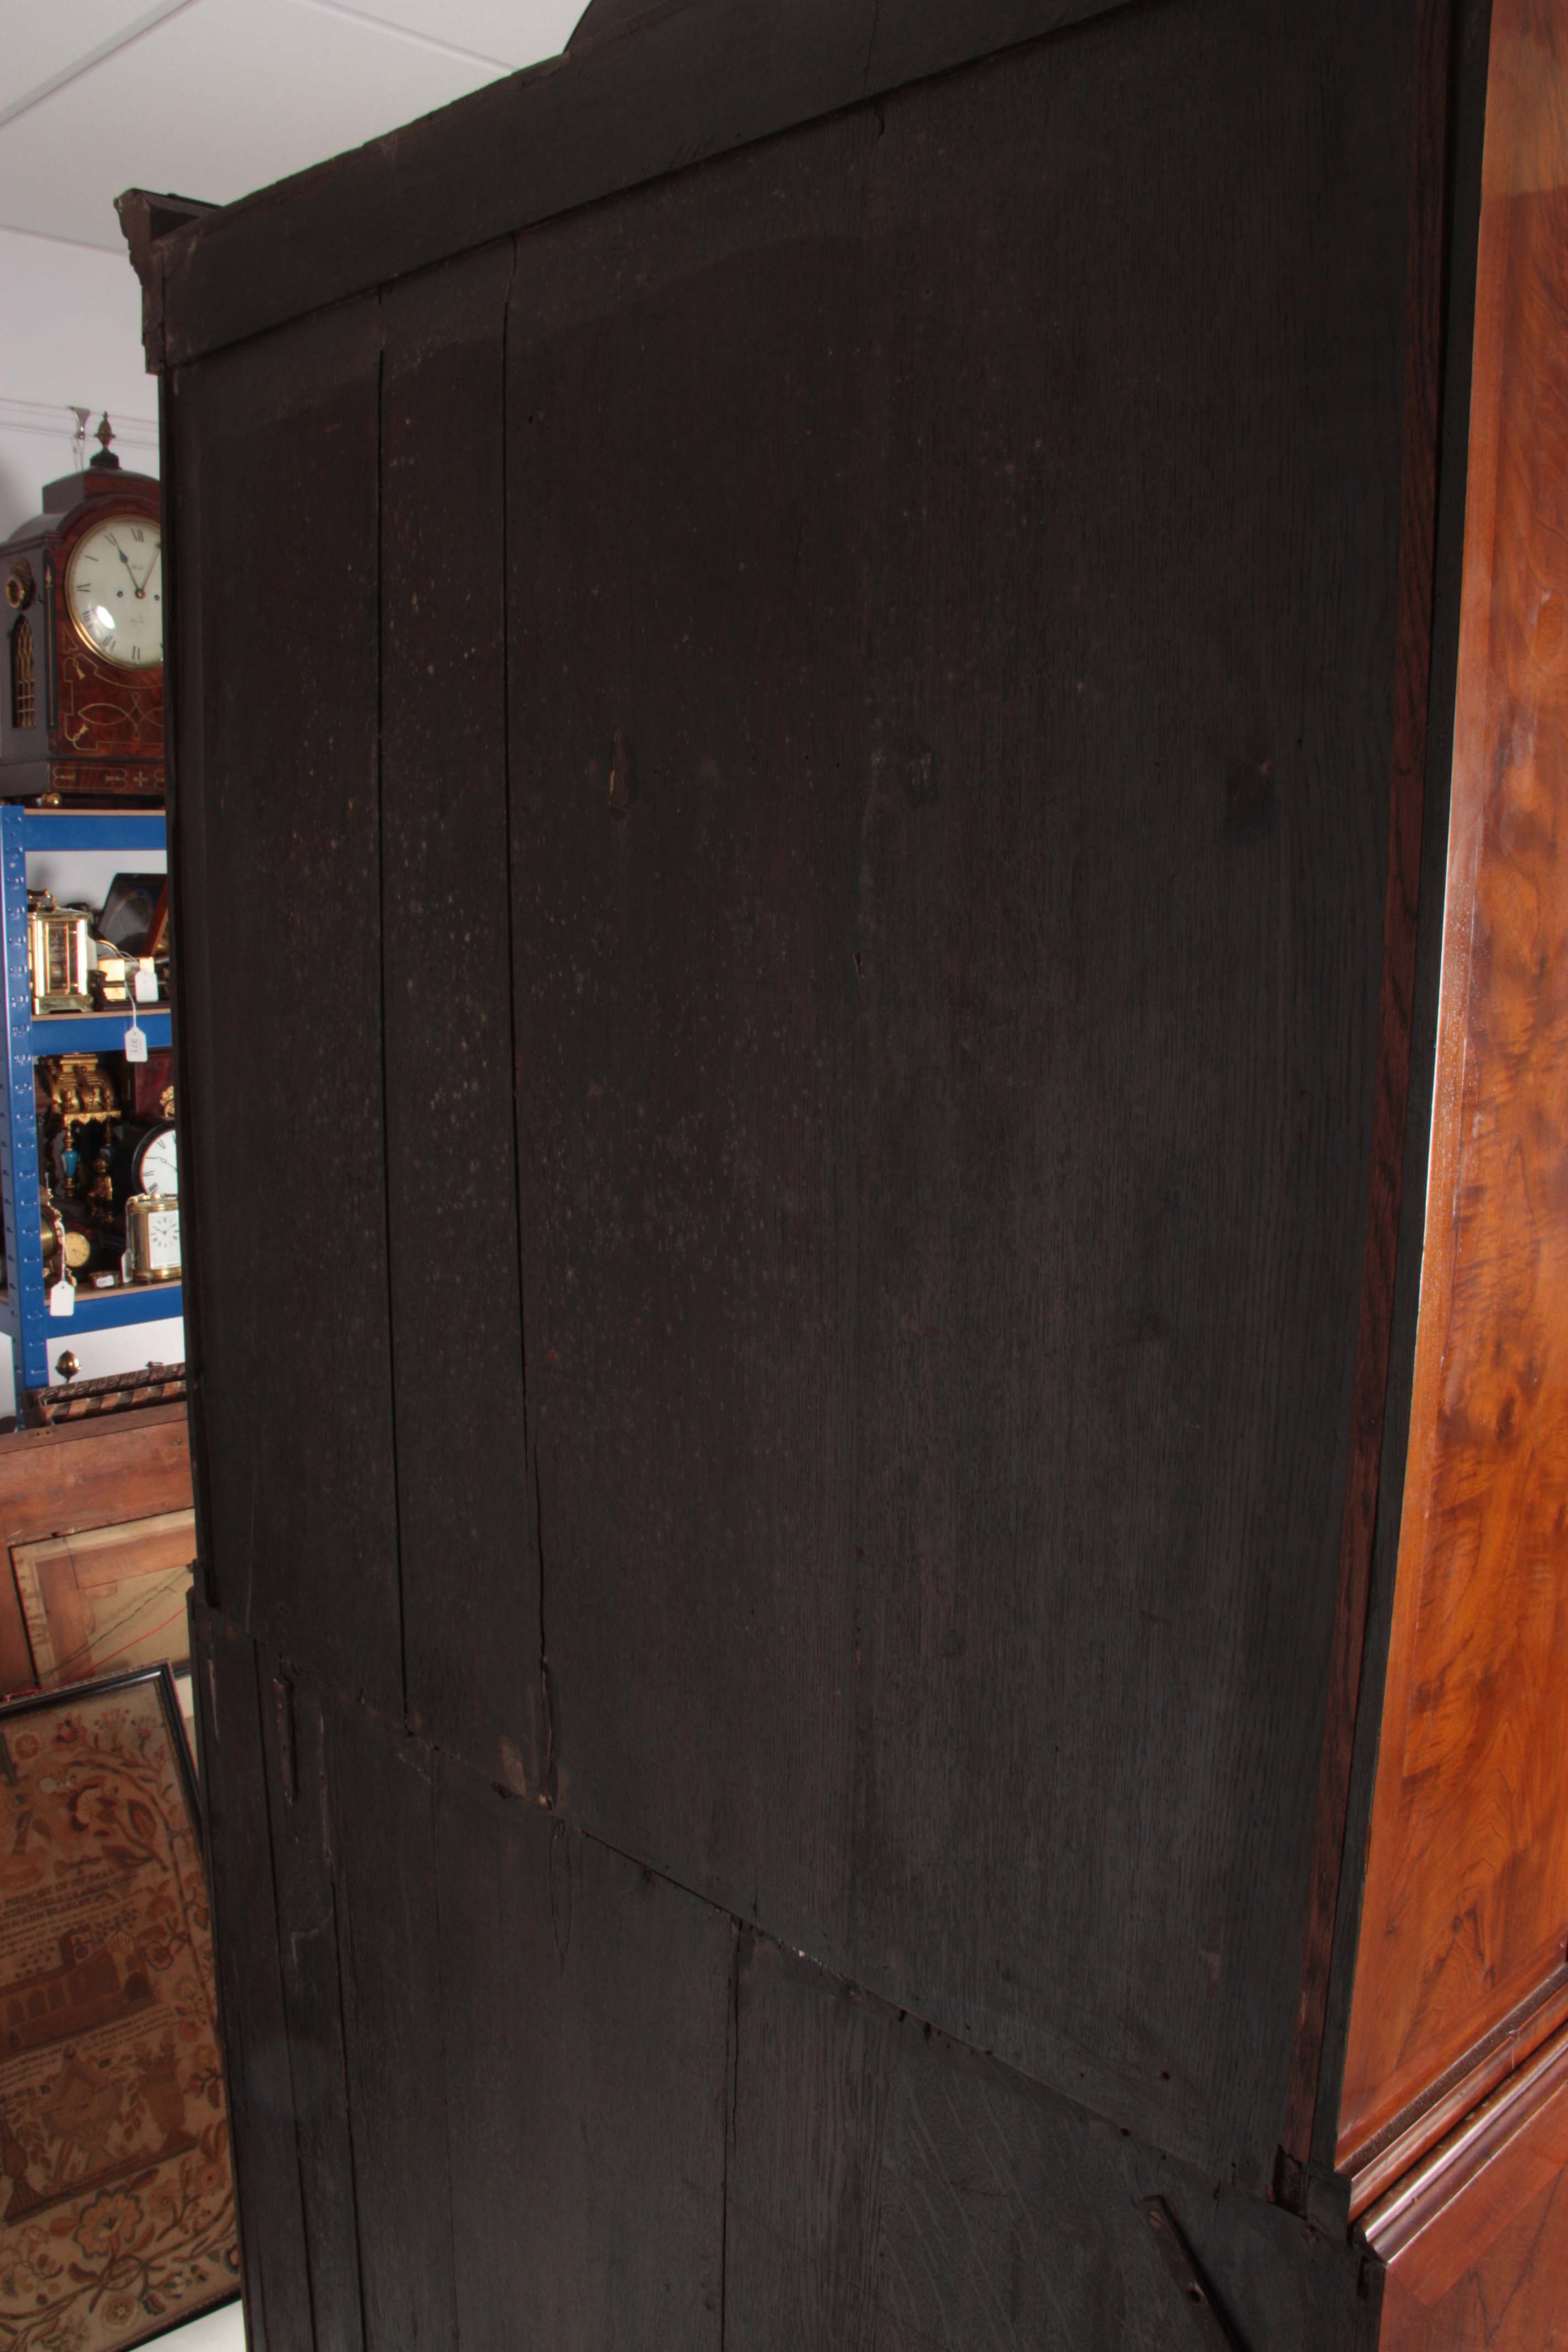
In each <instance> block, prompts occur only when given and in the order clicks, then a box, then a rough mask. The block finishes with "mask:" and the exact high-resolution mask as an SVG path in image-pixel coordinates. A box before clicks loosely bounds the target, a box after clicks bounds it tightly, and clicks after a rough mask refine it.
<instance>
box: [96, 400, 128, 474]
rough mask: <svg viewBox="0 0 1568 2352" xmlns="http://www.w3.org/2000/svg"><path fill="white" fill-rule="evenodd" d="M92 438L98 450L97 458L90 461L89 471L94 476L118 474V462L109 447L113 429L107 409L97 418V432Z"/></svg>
mask: <svg viewBox="0 0 1568 2352" xmlns="http://www.w3.org/2000/svg"><path fill="white" fill-rule="evenodd" d="M92 437H93V439H94V440H95V441H96V442H97V443H98V445H99V450H98V455H97V457H94V458H93V459H92V461H91V464H90V466H89V472H91V473H94V474H109V473H118V472H119V470H120V460H119V458H118V457H116V456H115V455H114V453H113V451H112V450H111V449H110V446H109V445H110V442H111V441H112V440H113V438H114V427H113V425H110V421H109V411H108V409H107V408H106V409H105V410H104V412H103V415H101V416H100V418H99V420H98V431H97V432H96V433H95V434H94V435H93V436H92Z"/></svg>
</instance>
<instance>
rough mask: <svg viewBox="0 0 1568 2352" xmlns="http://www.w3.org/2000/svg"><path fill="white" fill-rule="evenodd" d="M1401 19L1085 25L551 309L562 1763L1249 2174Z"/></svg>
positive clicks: (669, 220)
mask: <svg viewBox="0 0 1568 2352" xmlns="http://www.w3.org/2000/svg"><path fill="white" fill-rule="evenodd" d="M1358 21H1359V20H1358ZM1405 30H1406V27H1405V26H1404V25H1403V23H1402V22H1400V21H1398V20H1397V19H1396V18H1395V17H1394V16H1389V17H1387V18H1385V19H1384V20H1383V22H1382V25H1381V30H1380V33H1379V35H1378V37H1375V38H1373V39H1370V40H1369V39H1368V37H1366V35H1365V32H1364V29H1363V31H1362V32H1361V33H1360V34H1358V39H1357V47H1358V56H1359V58H1360V64H1359V67H1358V73H1357V77H1356V78H1355V80H1354V82H1353V83H1346V82H1342V81H1341V80H1340V79H1338V78H1337V77H1336V75H1335V72H1334V69H1333V62H1332V61H1333V59H1334V58H1335V56H1336V53H1337V49H1338V47H1339V45H1340V44H1342V42H1343V41H1344V39H1345V37H1346V36H1345V32H1344V27H1343V25H1342V22H1341V21H1340V20H1339V19H1337V18H1336V17H1335V16H1334V15H1333V12H1328V14H1327V15H1323V16H1317V17H1315V18H1311V19H1309V18H1308V17H1306V16H1303V15H1302V14H1301V13H1300V12H1296V11H1281V12H1278V13H1271V12H1263V13H1262V15H1261V16H1260V15H1259V14H1258V12H1256V11H1251V10H1237V9H1236V8H1233V7H1230V6H1226V5H1208V4H1207V0H1205V5H1197V6H1192V7H1182V8H1177V9H1168V10H1155V11H1152V12H1149V13H1147V14H1145V15H1141V16H1137V17H1136V18H1129V19H1127V20H1121V19H1111V20H1108V21H1107V22H1105V23H1104V24H1101V25H1095V26H1088V27H1085V28H1083V29H1081V30H1080V31H1079V32H1078V33H1076V34H1075V35H1074V36H1073V37H1071V39H1070V40H1064V41H1063V42H1060V43H1058V44H1055V45H1047V46H1044V47H1039V48H1037V49H1035V50H1032V51H1030V52H1027V53H1026V54H1025V55H1024V56H1022V57H1020V58H1010V59H1008V60H1005V61H998V62H996V63H994V64H990V65H984V66H981V67H977V68H974V69H973V71H971V72H970V73H968V74H965V75H963V76H962V77H959V78H957V79H953V80H951V81H948V82H946V83H942V84H938V85H934V86H932V87H931V88H929V89H920V90H918V91H911V92H908V93H904V94H901V95H898V96H895V97H894V98H892V99H891V100H889V101H888V102H887V104H886V105H885V106H884V107H883V108H882V109H880V110H879V113H878V115H877V116H876V117H875V118H873V117H871V116H869V115H866V114H862V115H858V116H849V117H847V118H840V119H838V120H837V121H833V122H831V123H828V124H825V125H822V126H819V127H817V128H815V129H812V130H809V131H803V132H801V133H799V134H797V135H796V137H795V139H793V140H792V141H791V142H789V144H788V145H787V147H781V148H767V149H764V150H759V151H757V152H753V153H750V154H747V155H744V156H742V157H740V158H737V159H734V160H733V161H727V162H723V163H718V164H715V165H714V166H712V167H711V168H710V170H709V171H707V172H705V173H700V174H697V175H692V176H689V177H688V178H686V179H682V180H677V181H672V182H670V183H668V184H667V185H665V186H664V187H662V188H658V189H655V190H652V191H650V192H648V193H647V194H640V195H638V196H637V197H634V198H627V199H625V200H622V201H620V202H618V203H616V204H614V205H609V206H606V207H604V208H601V209H600V210H597V211H595V212H593V213H591V214H584V215H582V216H580V217H579V218H578V219H575V220H573V221H567V222H563V223H560V224H558V225H556V226H552V227H548V228H545V229H542V230H541V231H539V232H537V233H535V234H534V235H533V236H531V237H528V238H526V239H524V240H522V241H521V244H520V247H519V260H518V271H517V278H516V283H515V286H514V289H513V295H512V323H511V332H510V379H511V380H510V442H509V475H508V487H509V496H510V501H511V541H510V562H511V569H512V593H513V600H514V602H513V632H514V634H513V638H512V649H513V664H514V668H513V678H512V688H511V706H510V707H511V719H512V730H513V737H512V767H513V824H514V845H513V856H512V865H513V875H514V891H515V907H516V913H515V920H514V933H515V940H516V950H517V955H518V959H519V964H518V970H519V999H518V1007H519V1009H518V1030H519V1055H520V1072H521V1084H520V1096H519V1122H520V1139H521V1150H520V1165H521V1177H522V1188H523V1214H522V1232H523V1237H524V1238H523V1245H524V1253H525V1259H526V1262H527V1265H528V1268H529V1279H528V1290H527V1296H526V1315H525V1327H526V1335H527V1344H528V1349H529V1372H528V1388H529V1394H530V1398H531V1406H532V1410H533V1412H534V1413H535V1415H536V1430H537V1443H538V1449H539V1464H540V1528H541V1540H542V1560H543V1622H544V1630H545V1641H546V1645H547V1649H548V1654H549V1670H550V1676H551V1683H552V1692H553V1694H554V1698H555V1703H556V1706H557V1708H558V1720H557V1728H556V1738H557V1746H556V1760H557V1769H558V1772H559V1775H560V1785H561V1790H562V1801H563V1804H564V1805H565V1807H566V1809H567V1811H568V1812H569V1814H570V1816H571V1817H572V1818H573V1819H574V1820H576V1821H578V1822H581V1823H582V1825H583V1826H584V1828H587V1829H589V1830H591V1831H593V1832H595V1833H596V1834H598V1835H600V1836H603V1837H604V1838H605V1839H606V1840H608V1841H609V1842H610V1843H613V1844H615V1845H617V1846H619V1847H620V1848H622V1849H623V1850H625V1851H628V1852H632V1853H639V1854H644V1855H647V1857H649V1858H650V1859H651V1860H653V1861H654V1862H655V1863H656V1864H657V1865H658V1867H659V1868H660V1869H662V1870H665V1871H668V1873H669V1874H670V1875H672V1876H673V1877H675V1878H677V1879H679V1881H680V1882H681V1883H682V1884H683V1885H689V1886H692V1887H694V1888H697V1889H699V1890H700V1891H701V1892H702V1893H703V1894H705V1895H708V1896H709V1897H710V1899H711V1900H713V1901H716V1902H719V1903H721V1904H722V1905H723V1906H725V1907H726V1908H727V1909H730V1910H731V1911H732V1912H734V1913H735V1914H736V1916H741V1917H742V1918H745V1919H747V1920H749V1921H752V1922H755V1923H756V1924H757V1925H759V1926H760V1927H763V1929H765V1930H766V1931H767V1932H768V1933H770V1934H772V1935H775V1936H777V1937H781V1938H782V1939H783V1940H784V1941H785V1942H787V1943H790V1944H794V1945H797V1946H800V1947H802V1948H805V1949H807V1950H809V1951H811V1952H813V1953H814V1954H816V1955H817V1956H819V1957H820V1958H823V1959H824V1960H825V1961H826V1962H827V1963H828V1964H829V1965H830V1966H832V1967H834V1968H837V1969H842V1970H843V1971H844V1972H845V1973H846V1974H847V1975H848V1976H850V1977H852V1978H853V1979H855V1980H856V1981H857V1982H859V1983H863V1984H866V1985H868V1986H869V1987H871V1988H873V1989H875V1990H878V1991H879V1992H881V1993H883V1994H884V1995H886V1996H887V1997H888V1998H889V1999H890V2000H895V2001H898V2002H899V2003H900V2004H902V2005H905V2006H907V2007H909V2008H911V2009H913V2010H916V2011H919V2012H920V2013H921V2014H922V2015H925V2016H928V2017H930V2018H931V2019H933V2020H934V2021H937V2022H940V2023H941V2024H942V2026H943V2027H945V2028H946V2029H947V2030H949V2031H951V2032H954V2033H957V2034H960V2035H961V2036H963V2038H964V2039H966V2040H970V2041H973V2042H975V2043H977V2044H979V2045H980V2046H982V2047H984V2048H989V2049H994V2050H995V2051H997V2052H998V2053H1004V2054H1005V2056H1007V2057H1008V2058H1009V2059H1010V2060H1012V2061H1013V2062H1014V2063H1017V2064H1019V2065H1021V2066H1023V2067H1025V2068H1026V2069H1027V2070H1028V2071H1029V2072H1031V2073H1037V2074H1040V2075H1041V2076H1042V2077H1044V2078H1045V2079H1047V2080H1048V2081H1051V2082H1054V2083H1057V2084H1061V2085H1063V2086H1068V2087H1070V2088H1072V2089H1073V2090H1075V2091H1079V2092H1081V2093H1082V2094H1083V2095H1085V2096H1088V2097H1089V2098H1090V2099H1092V2101H1093V2102H1094V2104H1096V2105H1098V2106H1100V2108H1101V2109H1102V2110H1103V2111H1105V2112H1108V2113H1111V2114H1114V2115H1115V2116H1118V2118H1119V2119H1121V2120H1125V2121H1126V2122H1128V2123H1130V2124H1131V2125H1132V2126H1134V2127H1135V2128H1137V2129H1140V2130H1142V2131H1144V2132H1146V2133H1147V2134H1149V2135H1150V2136H1151V2137H1153V2138H1155V2139H1156V2140H1157V2142H1158V2143H1159V2144H1161V2145H1163V2146H1166V2147H1175V2148H1179V2149H1181V2150H1183V2151H1184V2152H1188V2153H1191V2154H1193V2155H1194V2156H1195V2157H1199V2158H1202V2159H1204V2160H1206V2161H1211V2162H1215V2163H1218V2162H1221V2161H1226V2160H1229V2158H1230V2157H1231V2156H1234V2155H1235V2154H1236V2153H1237V2151H1238V2150H1242V2149H1244V2150H1245V2155H1244V2157H1243V2158H1242V2161H1243V2164H1244V2168H1245V2170H1246V2172H1247V2176H1248V2177H1249V2179H1251V2180H1252V2181H1253V2183H1254V2185H1255V2186H1258V2187H1261V2186H1262V2184H1263V2182H1264V2181H1265V2180H1266V2179H1267V2178H1268V2168H1269V2166H1270V2164H1271V2161H1272V2157H1273V2150H1274V2147H1275V2143H1276V2141H1277V2139H1278V2137H1279V2126H1280V2113H1281V2106H1282V2101H1283V2072H1282V2069H1283V2067H1284V2065H1285V2063H1287V2060H1286V2052H1287V2047H1288V2043H1289V2031H1290V2025H1291V2021H1292V2017H1293V2011H1294V2007H1295V2002H1296V1999H1297V1989H1298V1978H1299V1939H1300V1916H1301V1906H1302V1903H1303V1900H1304V1885H1305V1871H1306V1856H1307V1843H1308V1838H1309V1834H1310V1817H1311V1798H1312V1778H1311V1765H1310V1759H1312V1758H1313V1756H1314V1754H1315V1742H1316V1739H1317V1738H1318V1734H1319V1727H1320V1724H1321V1710H1322V1706H1323V1685H1324V1675H1325V1670H1326V1656H1327V1648H1328V1642H1329V1633H1330V1617H1331V1607H1332V1593H1333V1575H1332V1570H1333V1563H1334V1561H1335V1559H1336V1558H1337V1553H1338V1545H1339V1511H1340V1502H1341V1490H1342V1478H1343V1475H1344V1450H1343V1449H1344V1430H1343V1423H1342V1412H1343V1402H1344V1394H1345V1383H1346V1381H1347V1379H1348V1377H1349V1370H1350V1365H1351V1361H1352V1355H1353V1349H1354V1340H1355V1328H1356V1315H1357V1307H1358V1301H1359V1290H1360V1281H1361V1267H1362V1246H1363V1228H1364V1222H1365V1198H1366V1182H1367V1158H1368V1137H1369V1120H1370V1112H1371V1093H1372V1070H1373V1049H1374V1027H1375V1010H1376V998H1377V979H1378V970H1379V960H1380V955H1381V947H1382V926H1383V869H1384V851H1385V842H1386V835H1387V792H1388V772H1389V763H1390V756H1391V753H1390V739H1391V725H1392V717H1391V706H1392V688H1393V678H1394V586H1393V583H1394V566H1395V546H1396V532H1397V482H1398V446H1399V403H1400V374H1399V369H1400V358H1401V352H1400V346H1399V341H1398V338H1397V337H1396V336H1394V335H1391V334H1390V332H1389V329H1388V320H1389V318H1390V316H1391V315H1393V314H1394V312H1396V311H1397V308H1398V305H1399V303H1400V300H1401V299H1402V287H1403V280H1402V266H1403V261H1402V257H1403V247H1402V231H1403V224H1404V220H1405V202H1406V189H1405V176H1404V158H1403V156H1402V155H1401V154H1399V153H1398V152H1395V151H1394V149H1393V148H1392V147H1391V145H1390V142H1388V140H1387V138H1386V136H1385V135H1384V131H1383V130H1382V129H1381V128H1380V127H1379V126H1380V125H1383V124H1385V123H1386V120H1387V118H1388V115H1389V113H1390V111H1391V110H1395V111H1396V110H1397V103H1398V98H1397V94H1398V92H1399V89H1400V88H1401V79H1400V77H1401V75H1402V73H1403V71H1404V70H1405V67H1406V65H1407V56H1406V51H1405V41H1404V38H1403V37H1402V36H1403V35H1404V33H1405ZM1308 88H1310V89H1312V90H1313V91H1314V92H1315V93H1317V98H1316V101H1315V104H1316V112H1315V114H1314V117H1313V122H1314V128H1313V130H1312V132H1311V134H1310V136H1308V137H1306V138H1301V137H1298V136H1295V135H1293V131H1292V126H1293V125H1294V124H1295V123H1296V121H1297V120H1298V114H1299V109H1300V104H1301V92H1302V90H1303V89H1308ZM1243 90H1245V91H1246V93H1247V97H1246V101H1245V103H1243V102H1242V100H1241V99H1240V96H1239V93H1240V92H1241V91H1243ZM1238 141H1240V142H1243V146H1242V149H1241V150H1238V146H1237V142H1238ZM1113 155H1114V156H1121V157H1122V158H1123V159H1124V168H1120V169H1118V168H1110V167H1109V166H1108V162H1107V158H1108V157H1110V156H1113ZM1134 157H1135V158H1136V168H1135V169H1134V167H1133V159H1134ZM1238 174H1239V175H1240V177H1241V179H1242V180H1243V181H1244V182H1245V184H1247V186H1248V187H1249V188H1250V189H1252V190H1254V192H1255V200H1254V201H1252V202H1249V204H1248V205H1247V206H1246V207H1245V208H1244V209H1243V210H1242V212H1241V213H1239V214H1238V213H1237V209H1236V206H1235V202H1234V193H1235V188H1236V184H1237V175H1238ZM1221 354H1223V359H1222V358H1221V356H1220V355H1221ZM1091 453H1092V455H1091ZM1330 680H1332V681H1333V685H1332V687H1331V688H1330V687H1329V685H1328V681H1330ZM617 747H618V748H617ZM1244 1791H1245V1792H1246V1793H1245V1796H1243V1794H1242V1792H1244ZM1047 1824H1048V1828H1047Z"/></svg>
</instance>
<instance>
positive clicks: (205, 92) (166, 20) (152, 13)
mask: <svg viewBox="0 0 1568 2352" xmlns="http://www.w3.org/2000/svg"><path fill="white" fill-rule="evenodd" d="M583 6H584V0H365V5H354V6H352V7H351V6H349V5H347V0H161V5H153V6H149V5H146V4H145V0H0V227H7V228H14V229H22V230H27V231H30V232H31V233H32V234H34V235H35V236H52V237H64V238H66V239H68V240H69V241H70V242H72V243H74V244H78V245H89V246H98V247H101V248H102V249H103V250H105V251H106V252H114V253H121V252H123V250H124V247H123V245H122V243H121V236H120V225H119V222H118V220H117V218H116V215H115V212H114V199H115V197H116V196H117V195H118V194H120V192H121V189H122V188H131V187H142V188H153V189H157V190H161V191H163V192H166V193H170V194H177V195H183V196H195V197H200V198H202V199H203V200H205V202H207V203H211V204H227V203H230V202H231V201H232V200H233V199H234V198H235V197H236V196H241V195H245V194H248V193H249V191H250V190H251V189H253V188H260V187H265V186H267V184H268V183H269V182H270V181H273V180H278V179H281V178H282V177H283V176H284V175H285V174H286V173H289V172H297V171H300V170H302V169H303V168H304V167H305V166H306V165H307V164H310V163H321V162H322V161H324V159H325V158H326V157H327V156H329V155H336V154H339V153H341V152H342V150H343V149H344V148H346V147H357V146H358V145H360V144H361V143H362V142H363V141H364V140H366V139H374V138H375V137H377V136H378V135H379V134H380V133H381V132H383V131H391V130H395V128H396V126H397V125H398V124H399V123H402V122H407V121H412V120H413V118H414V117H415V116H416V115H419V114H428V113H429V112H430V111H431V110H432V109H433V108H435V107H438V106H445V105H447V103H448V102H449V101H450V100H452V99H455V98H461V97H462V96H463V95H464V94H465V92H467V91H468V90H471V89H479V86H480V84H481V83H483V82H488V81H493V80H494V79H496V78H497V76H498V75H500V74H505V73H511V72H514V71H515V70H516V68H518V67H519V66H525V65H531V64H532V63H533V62H534V61H535V60H536V59H537V58H547V57H553V56H554V55H556V54H557V52H558V51H559V50H561V49H562V48H563V47H565V44H566V38H567V36H568V35H569V34H570V32H571V30H572V28H573V26H574V24H575V23H576V21H577V18H578V17H579V16H581V14H582V12H583Z"/></svg>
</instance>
